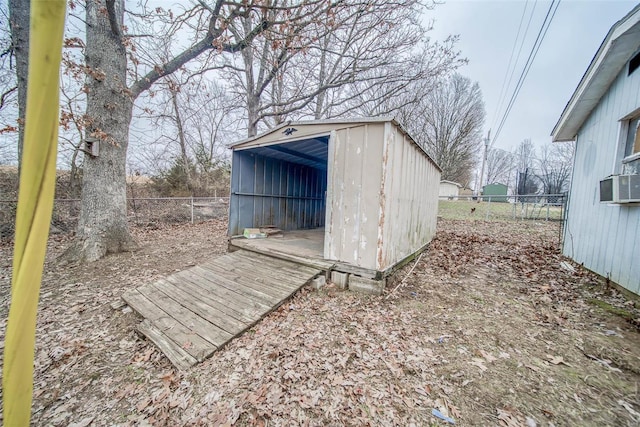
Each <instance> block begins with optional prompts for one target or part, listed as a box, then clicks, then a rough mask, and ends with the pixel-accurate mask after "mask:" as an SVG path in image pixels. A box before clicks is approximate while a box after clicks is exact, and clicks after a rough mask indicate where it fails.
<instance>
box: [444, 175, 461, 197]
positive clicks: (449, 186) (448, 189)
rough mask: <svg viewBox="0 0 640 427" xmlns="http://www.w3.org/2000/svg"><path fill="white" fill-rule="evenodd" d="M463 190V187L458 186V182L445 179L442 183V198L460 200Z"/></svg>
mask: <svg viewBox="0 0 640 427" xmlns="http://www.w3.org/2000/svg"><path fill="white" fill-rule="evenodd" d="M461 188H462V185H460V184H458V183H457V182H453V181H447V180H445V179H443V180H442V181H440V193H439V195H440V198H441V199H449V200H458V196H459V194H460V189H461Z"/></svg>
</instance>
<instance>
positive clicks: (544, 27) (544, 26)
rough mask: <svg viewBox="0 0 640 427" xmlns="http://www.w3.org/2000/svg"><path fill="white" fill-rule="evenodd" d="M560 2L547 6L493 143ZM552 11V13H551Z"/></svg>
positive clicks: (559, 0)
mask: <svg viewBox="0 0 640 427" xmlns="http://www.w3.org/2000/svg"><path fill="white" fill-rule="evenodd" d="M560 2H561V0H557V3H556V0H553V1H552V2H551V5H550V6H549V10H547V14H546V15H545V17H544V21H543V22H542V26H541V27H540V30H539V31H538V36H537V37H536V40H535V42H534V43H533V46H532V48H531V51H530V52H529V57H528V58H527V62H526V63H525V65H524V68H523V69H522V73H521V74H520V78H519V79H518V83H517V84H516V87H515V89H514V91H513V94H512V95H511V99H510V100H509V103H508V104H507V109H506V110H505V112H504V115H503V116H502V120H501V121H500V125H499V126H498V130H497V131H496V134H495V136H494V137H493V142H495V141H496V139H497V138H498V136H499V135H500V131H502V127H503V126H504V123H505V122H506V120H507V118H508V117H509V113H510V112H511V109H512V108H513V105H514V104H515V101H516V99H517V98H518V94H519V93H520V89H521V88H522V86H523V84H524V81H525V79H526V78H527V75H528V74H529V70H530V69H531V66H532V65H533V61H534V60H535V59H536V56H537V54H538V51H539V50H540V46H541V45H542V41H543V40H544V37H545V36H546V34H547V31H548V30H549V26H551V21H553V17H554V16H555V15H556V11H557V10H558V6H560ZM554 5H555V8H554ZM552 9H553V12H552Z"/></svg>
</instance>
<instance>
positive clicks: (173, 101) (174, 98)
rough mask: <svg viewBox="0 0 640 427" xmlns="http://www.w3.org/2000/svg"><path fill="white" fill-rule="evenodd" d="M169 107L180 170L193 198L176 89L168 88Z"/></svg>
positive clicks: (189, 162) (189, 163)
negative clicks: (170, 107)
mask: <svg viewBox="0 0 640 427" xmlns="http://www.w3.org/2000/svg"><path fill="white" fill-rule="evenodd" d="M169 90H170V92H171V105H172V106H173V112H174V114H175V116H176V117H175V119H176V128H177V130H178V143H179V144H180V157H181V158H182V168H183V171H184V175H185V178H186V179H187V190H189V194H191V196H193V185H192V179H191V161H190V160H189V155H188V154H187V141H186V138H185V135H184V127H183V126H182V116H181V115H180V106H179V105H178V92H177V89H176V88H170V89H169Z"/></svg>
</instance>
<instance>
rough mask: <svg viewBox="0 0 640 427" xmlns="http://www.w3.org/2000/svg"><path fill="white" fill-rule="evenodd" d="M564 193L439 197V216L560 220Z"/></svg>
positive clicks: (564, 200) (452, 217)
mask: <svg viewBox="0 0 640 427" xmlns="http://www.w3.org/2000/svg"><path fill="white" fill-rule="evenodd" d="M565 202H566V195H564V194H539V195H538V194H537V195H527V196H458V197H440V202H439V211H438V212H439V215H440V216H442V217H445V218H451V219H470V218H471V217H474V218H476V219H484V220H487V221H491V220H505V221H509V220H511V221H515V220H537V221H540V220H542V221H562V220H563V219H564V211H565V209H564V208H565Z"/></svg>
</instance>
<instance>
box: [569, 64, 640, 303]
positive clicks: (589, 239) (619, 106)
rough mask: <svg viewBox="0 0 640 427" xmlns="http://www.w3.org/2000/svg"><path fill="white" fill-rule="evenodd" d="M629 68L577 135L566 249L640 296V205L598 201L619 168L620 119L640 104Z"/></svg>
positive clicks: (638, 77)
mask: <svg viewBox="0 0 640 427" xmlns="http://www.w3.org/2000/svg"><path fill="white" fill-rule="evenodd" d="M626 70H627V68H626V67H625V68H623V70H622V72H621V73H620V75H618V77H617V78H616V80H615V81H614V82H613V84H612V85H611V87H610V88H609V91H608V92H607V93H606V94H605V96H604V97H603V98H602V99H601V100H600V103H599V104H598V106H597V107H596V108H595V109H594V111H593V112H592V113H591V116H590V117H589V118H588V119H587V121H586V122H585V123H584V125H583V126H582V128H581V129H580V132H579V134H578V141H577V144H576V156H575V160H574V169H573V177H572V181H571V192H570V196H569V205H568V208H567V224H566V227H565V235H564V247H563V253H564V255H566V256H568V257H571V258H573V259H574V260H575V261H577V262H579V263H584V266H585V267H587V268H588V269H590V270H593V271H595V272H596V273H598V274H600V275H602V276H605V277H609V278H610V279H611V280H612V281H614V282H616V283H618V284H620V285H622V286H624V287H625V288H627V289H629V290H630V291H632V292H635V293H636V294H640V262H639V261H638V256H640V239H639V238H638V236H640V206H630V205H606V204H601V203H600V202H599V182H600V180H601V179H604V178H605V177H607V176H609V175H611V174H612V173H620V172H621V167H620V166H621V165H620V160H621V159H620V156H621V155H622V154H621V153H620V152H619V151H620V150H618V148H619V147H618V146H617V144H618V141H619V130H620V122H619V120H620V119H621V118H622V117H624V116H626V115H627V114H629V113H631V112H633V111H634V110H636V109H637V108H638V107H640V104H639V103H638V100H639V99H640V72H638V71H636V72H635V73H633V74H631V75H630V76H627V72H626ZM557 144H562V143H561V142H559V143H557Z"/></svg>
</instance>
